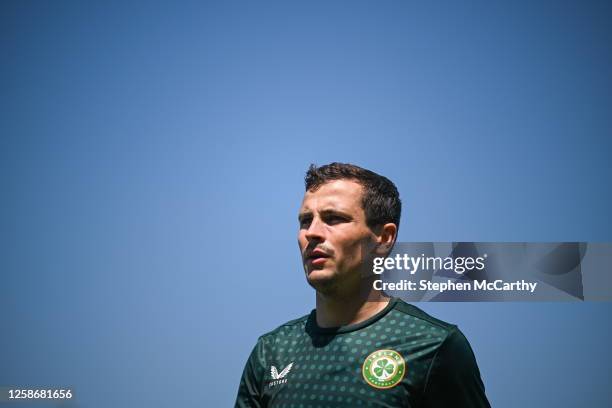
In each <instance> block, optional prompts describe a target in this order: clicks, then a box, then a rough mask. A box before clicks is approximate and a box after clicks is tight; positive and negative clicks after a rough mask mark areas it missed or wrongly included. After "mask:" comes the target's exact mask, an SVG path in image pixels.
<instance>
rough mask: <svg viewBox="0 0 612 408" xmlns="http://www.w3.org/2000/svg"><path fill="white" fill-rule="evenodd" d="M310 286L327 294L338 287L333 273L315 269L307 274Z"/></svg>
mask: <svg viewBox="0 0 612 408" xmlns="http://www.w3.org/2000/svg"><path fill="white" fill-rule="evenodd" d="M306 280H307V281H308V284H309V285H310V286H312V287H313V288H314V289H316V290H317V291H320V292H327V291H328V290H330V289H331V288H333V287H335V286H336V276H335V275H334V273H333V272H332V271H329V270H325V269H313V270H312V271H310V272H309V273H307V274H306Z"/></svg>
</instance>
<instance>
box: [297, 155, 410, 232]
mask: <svg viewBox="0 0 612 408" xmlns="http://www.w3.org/2000/svg"><path fill="white" fill-rule="evenodd" d="M343 179H347V180H354V181H356V182H358V183H359V184H361V186H362V187H363V198H362V202H361V205H362V207H363V210H364V212H365V216H366V224H367V225H368V227H370V228H374V227H376V226H379V225H383V224H386V223H388V222H392V223H394V224H395V225H396V226H397V228H398V229H399V224H400V217H401V214H402V202H401V200H400V197H399V193H398V191H397V187H395V184H393V182H392V181H391V180H389V179H388V178H386V177H384V176H381V175H380V174H376V173H374V172H373V171H370V170H367V169H364V168H362V167H359V166H355V165H354V164H349V163H336V162H334V163H330V164H325V165H323V166H320V167H317V166H316V165H314V164H311V165H310V167H309V168H308V171H307V172H306V177H304V183H305V184H306V191H315V190H317V189H318V188H319V187H320V186H321V185H323V184H325V183H328V182H330V181H334V180H343Z"/></svg>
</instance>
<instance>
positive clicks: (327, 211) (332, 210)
mask: <svg viewBox="0 0 612 408" xmlns="http://www.w3.org/2000/svg"><path fill="white" fill-rule="evenodd" d="M320 213H321V215H339V216H341V217H345V218H350V219H353V216H352V215H350V214H348V213H347V212H345V211H342V210H339V209H337V208H326V209H324V210H321V211H320ZM306 217H312V211H304V212H301V213H299V214H298V221H302V220H303V219H304V218H306Z"/></svg>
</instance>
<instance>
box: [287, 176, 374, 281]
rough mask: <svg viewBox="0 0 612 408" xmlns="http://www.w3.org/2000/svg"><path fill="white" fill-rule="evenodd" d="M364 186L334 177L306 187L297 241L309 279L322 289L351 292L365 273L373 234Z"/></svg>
mask: <svg viewBox="0 0 612 408" xmlns="http://www.w3.org/2000/svg"><path fill="white" fill-rule="evenodd" d="M362 194H363V187H362V186H361V185H360V184H359V183H357V182H355V181H352V180H335V181H331V182H328V183H325V184H323V185H321V186H320V187H319V188H318V189H317V190H316V191H307V192H306V194H305V195H304V200H303V201H302V206H301V208H300V213H299V223H300V231H299V233H298V243H299V246H300V251H301V253H302V261H303V264H304V270H305V272H306V279H307V280H308V283H309V284H310V285H311V286H313V287H314V288H315V289H316V290H318V291H321V292H323V293H326V292H328V293H333V292H335V291H337V290H341V291H342V292H346V293H352V291H354V290H356V289H357V288H358V287H359V285H360V281H361V278H362V277H363V276H364V274H367V271H368V268H369V266H368V264H367V261H368V260H369V257H368V254H369V253H371V252H372V248H373V247H374V245H375V242H376V235H375V234H374V232H373V231H372V230H371V229H370V228H369V227H368V226H367V224H366V219H365V212H364V210H363V208H362V204H361V202H362Z"/></svg>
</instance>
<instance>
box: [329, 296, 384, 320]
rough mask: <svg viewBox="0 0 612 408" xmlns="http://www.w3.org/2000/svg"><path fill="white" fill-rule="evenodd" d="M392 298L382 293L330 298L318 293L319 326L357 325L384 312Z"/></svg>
mask: <svg viewBox="0 0 612 408" xmlns="http://www.w3.org/2000/svg"><path fill="white" fill-rule="evenodd" d="M389 301H390V298H389V297H387V296H385V295H384V294H383V293H382V292H380V291H375V292H369V293H367V294H364V295H354V294H353V295H349V296H339V295H337V294H335V295H333V296H330V295H325V294H323V293H321V292H319V291H317V325H318V326H319V327H339V326H346V325H350V324H356V323H359V322H362V321H364V320H367V319H369V318H370V317H372V316H374V315H375V314H376V313H378V312H380V311H382V310H383V309H384V308H385V307H386V306H387V304H389Z"/></svg>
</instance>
